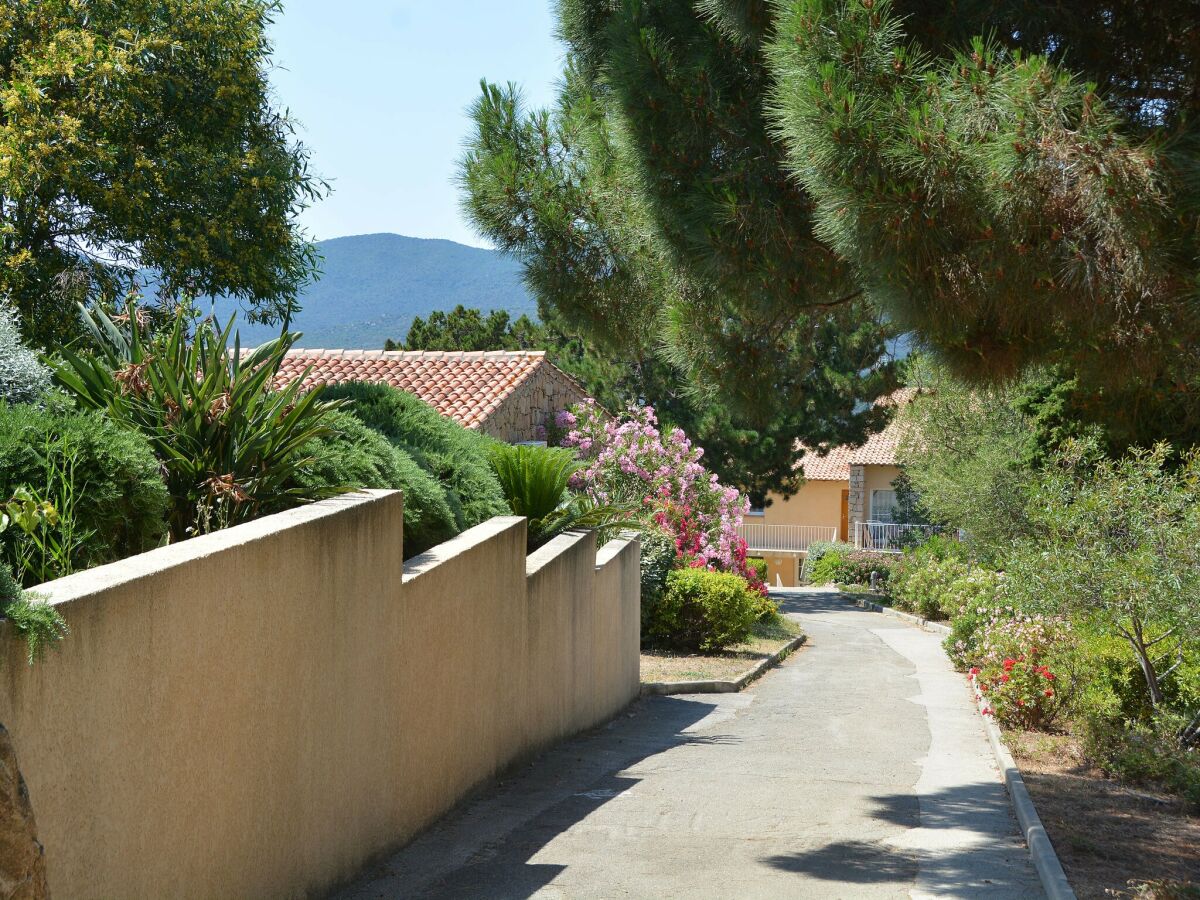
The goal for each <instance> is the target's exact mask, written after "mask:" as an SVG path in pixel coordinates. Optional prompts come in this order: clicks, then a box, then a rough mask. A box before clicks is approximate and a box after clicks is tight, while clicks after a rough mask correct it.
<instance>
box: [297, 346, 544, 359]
mask: <svg viewBox="0 0 1200 900" xmlns="http://www.w3.org/2000/svg"><path fill="white" fill-rule="evenodd" d="M546 352H547V351H545V350H362V349H355V348H349V349H347V348H343V347H335V348H325V347H292V348H291V349H290V350H288V352H287V355H288V356H313V357H318V358H321V359H333V358H336V357H342V358H344V359H545V358H546Z"/></svg>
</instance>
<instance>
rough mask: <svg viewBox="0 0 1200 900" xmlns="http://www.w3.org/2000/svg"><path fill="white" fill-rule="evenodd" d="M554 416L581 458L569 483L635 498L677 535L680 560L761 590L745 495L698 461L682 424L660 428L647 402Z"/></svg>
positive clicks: (599, 497)
mask: <svg viewBox="0 0 1200 900" xmlns="http://www.w3.org/2000/svg"><path fill="white" fill-rule="evenodd" d="M554 424H555V428H556V429H558V430H559V431H560V432H562V433H565V434H564V437H563V438H562V445H563V446H564V447H572V448H574V449H575V451H576V453H578V454H579V457H580V458H581V459H582V460H583V461H584V462H585V467H584V468H583V469H581V470H580V471H579V472H577V473H576V474H575V476H574V478H573V480H572V487H574V488H576V489H578V490H583V491H586V492H587V493H588V494H589V495H590V496H591V497H592V499H593V500H595V501H596V502H598V503H621V504H637V505H638V506H639V507H640V508H641V509H642V510H643V517H644V518H645V519H646V520H647V521H648V522H652V523H653V524H654V525H656V526H657V527H658V528H659V529H661V530H662V531H663V532H665V533H666V534H667V535H669V537H670V538H671V539H672V540H673V541H674V542H675V551H676V554H677V556H678V558H679V560H680V561H681V563H682V565H685V566H689V567H692V568H700V569H710V570H713V571H719V572H732V573H734V574H736V575H740V576H742V577H743V578H745V579H746V581H748V582H749V583H750V585H751V587H752V589H753V590H755V591H757V592H758V593H759V594H761V595H762V596H763V597H764V598H765V597H766V595H767V590H766V586H765V585H764V584H763V581H762V579H761V578H760V577H759V575H758V572H757V571H756V570H755V569H754V567H753V566H751V565H750V564H749V563H748V562H747V559H746V542H745V541H744V540H743V539H742V538H741V536H740V535H739V534H738V527H739V526H740V525H741V524H742V519H743V517H744V516H745V515H746V513H747V512H748V511H749V509H750V501H749V500H748V499H747V498H746V497H743V496H742V495H741V493H740V492H739V491H738V490H737V489H736V488H732V487H727V486H725V485H722V484H721V483H720V480H719V479H718V478H717V476H716V475H714V474H712V473H710V472H709V471H708V470H707V469H705V468H704V466H703V465H702V464H701V462H700V460H701V458H702V457H703V456H704V450H703V449H702V448H700V447H696V446H694V445H693V444H692V442H691V440H690V439H689V438H688V436H687V435H686V434H684V432H683V431H682V430H681V429H679V428H673V429H671V430H670V431H669V432H667V433H665V434H664V433H663V432H662V431H661V430H660V429H659V427H658V419H657V418H656V416H655V414H654V409H653V408H652V407H649V406H644V407H630V408H629V409H628V410H627V411H626V412H625V414H624V415H623V416H622V417H621V418H619V419H613V418H609V417H607V416H606V415H605V414H604V413H603V411H602V410H601V409H600V408H599V407H598V406H596V404H595V403H594V402H593V401H590V400H589V401H587V402H586V403H582V404H579V405H578V406H575V407H573V408H572V409H570V410H566V411H563V412H560V413H559V414H558V415H557V416H556V417H555V423H554ZM772 606H773V605H772Z"/></svg>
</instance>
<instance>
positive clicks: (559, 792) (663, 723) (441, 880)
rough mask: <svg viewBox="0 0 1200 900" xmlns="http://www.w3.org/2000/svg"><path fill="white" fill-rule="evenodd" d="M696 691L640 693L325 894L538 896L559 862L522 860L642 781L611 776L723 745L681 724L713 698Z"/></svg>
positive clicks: (358, 897)
mask: <svg viewBox="0 0 1200 900" xmlns="http://www.w3.org/2000/svg"><path fill="white" fill-rule="evenodd" d="M716 705H717V704H716V701H715V700H711V699H705V698H703V697H687V698H685V697H669V696H667V697H646V698H644V699H641V700H639V701H637V702H636V703H634V704H633V705H632V706H631V707H629V709H628V710H626V711H625V712H623V713H622V714H620V715H619V716H618V717H617V718H616V719H615V720H614V721H613V722H612V723H610V724H609V725H608V726H605V727H602V728H600V729H598V730H596V731H593V732H590V733H587V734H584V735H582V736H580V737H576V738H574V739H571V740H568V741H566V742H564V743H562V744H559V745H558V746H556V747H554V748H552V749H550V750H548V751H546V752H545V753H543V754H541V755H540V756H538V757H536V758H535V759H534V760H533V761H532V762H530V763H529V764H527V765H526V766H524V767H523V768H522V769H520V770H518V771H515V772H512V773H510V774H509V776H508V777H506V778H505V779H503V780H502V781H500V782H499V783H497V784H496V785H494V786H493V787H491V788H489V789H487V790H485V791H484V792H483V793H482V794H481V795H479V796H478V797H476V798H475V799H474V800H471V801H469V802H467V803H465V804H463V805H462V806H460V807H458V808H457V809H455V810H454V811H452V812H450V813H449V814H448V815H447V816H445V817H444V818H443V819H442V820H440V821H439V822H438V823H437V824H436V825H434V826H433V827H432V828H431V829H430V830H428V831H426V832H425V833H424V834H422V835H420V836H418V837H417V838H416V839H415V840H414V841H412V842H411V843H409V844H408V845H407V846H406V847H405V848H404V849H402V850H400V851H399V852H398V853H396V854H394V855H393V856H392V857H391V858H390V859H388V860H386V861H385V862H383V863H381V864H379V865H377V866H375V867H373V868H372V869H369V870H368V871H367V872H365V873H364V874H363V876H362V877H360V878H359V880H358V881H356V882H355V883H353V884H351V885H349V886H347V887H344V888H342V889H341V890H339V891H337V892H335V893H333V894H331V895H330V898H331V900H364V898H401V897H404V898H424V900H449V898H476V897H479V898H489V900H492V898H495V900H519V898H528V897H531V896H533V895H534V894H536V893H537V892H538V891H539V890H541V889H542V888H544V887H545V886H546V885H547V884H549V883H550V882H551V881H553V880H554V879H555V877H557V876H558V875H559V874H560V873H561V872H562V871H563V870H564V868H565V867H564V866H560V865H547V864H541V863H533V862H531V861H530V860H531V859H532V858H533V857H534V856H535V855H536V854H537V853H538V852H539V851H540V850H541V849H542V848H543V847H545V846H546V845H547V844H549V843H550V842H551V841H553V840H554V839H555V838H556V837H558V836H559V835H561V834H563V833H564V832H566V831H567V830H569V829H570V828H571V827H572V826H573V825H575V824H576V823H578V822H580V821H582V820H583V819H585V818H587V817H588V816H589V815H591V814H592V813H593V812H595V811H596V810H597V809H599V808H600V807H602V806H604V805H605V804H606V803H610V802H612V801H613V800H616V799H618V798H619V797H620V796H621V795H622V794H624V793H625V792H626V791H628V790H629V789H630V788H631V787H633V786H634V785H635V784H637V783H638V782H639V781H640V780H641V779H639V778H636V777H633V776H629V775H622V774H619V773H621V772H622V771H623V770H625V769H628V768H630V767H632V766H634V765H636V764H637V763H639V762H640V761H642V760H644V759H647V758H648V757H651V756H655V755H656V754H659V753H663V752H666V751H668V750H671V749H672V748H675V747H680V746H684V745H688V744H729V743H737V741H738V739H737V738H735V737H733V736H732V735H728V734H713V733H708V734H702V735H701V734H691V733H688V732H687V729H688V728H690V727H691V726H693V725H695V724H696V723H697V722H699V721H700V720H702V719H703V718H704V717H705V716H707V715H708V714H709V713H710V712H712V710H713V708H714V707H715V706H716Z"/></svg>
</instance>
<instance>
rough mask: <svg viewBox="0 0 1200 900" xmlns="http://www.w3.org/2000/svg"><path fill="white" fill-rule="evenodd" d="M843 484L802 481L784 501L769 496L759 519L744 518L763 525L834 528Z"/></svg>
mask: <svg viewBox="0 0 1200 900" xmlns="http://www.w3.org/2000/svg"><path fill="white" fill-rule="evenodd" d="M845 489H846V482H844V481H806V482H804V485H803V487H801V488H800V490H799V491H797V492H796V493H795V494H793V495H792V496H791V497H789V498H787V499H786V500H784V499H782V498H781V497H779V496H778V495H774V494H773V495H771V500H772V501H773V502H772V503H771V505H770V506H767V507H766V509H765V510H764V514H763V515H762V516H747V517H746V521H747V522H759V523H762V524H764V525H828V526H829V527H831V528H837V527H838V525H839V524H840V523H841V521H842V491H844V490H845Z"/></svg>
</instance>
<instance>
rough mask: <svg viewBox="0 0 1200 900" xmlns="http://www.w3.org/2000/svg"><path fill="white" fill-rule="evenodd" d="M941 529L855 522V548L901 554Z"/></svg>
mask: <svg viewBox="0 0 1200 900" xmlns="http://www.w3.org/2000/svg"><path fill="white" fill-rule="evenodd" d="M940 530H941V529H940V528H938V526H936V525H897V524H895V523H893V522H855V523H854V546H855V547H856V548H857V549H859V550H875V551H876V552H879V553H900V552H902V551H903V550H904V548H905V547H908V546H911V545H912V544H917V543H920V542H921V541H922V540H923V539H925V538H926V537H928V536H929V535H931V534H936V533H937V532H938V531H940Z"/></svg>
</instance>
